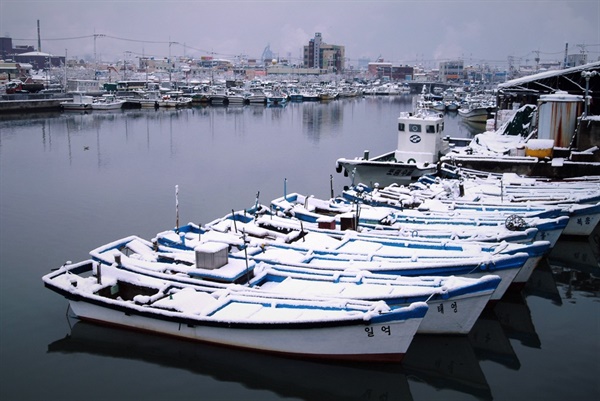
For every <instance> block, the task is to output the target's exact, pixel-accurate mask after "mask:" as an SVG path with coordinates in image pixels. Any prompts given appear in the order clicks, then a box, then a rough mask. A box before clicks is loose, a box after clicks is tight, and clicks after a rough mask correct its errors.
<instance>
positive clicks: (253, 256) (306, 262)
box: [90, 219, 550, 300]
mask: <svg viewBox="0 0 600 401" xmlns="http://www.w3.org/2000/svg"><path fill="white" fill-rule="evenodd" d="M266 231H268V230H266V229H265V228H264V227H259V226H255V225H254V224H247V225H244V224H243V223H242V222H241V221H240V222H235V221H234V220H230V219H224V220H223V221H222V222H220V223H218V226H217V225H213V226H211V228H210V229H204V228H200V227H198V226H195V227H194V225H191V224H190V225H188V226H185V227H182V229H181V230H178V232H175V231H174V230H170V231H165V232H162V233H159V234H158V235H157V237H156V238H155V239H154V240H153V241H155V242H156V244H157V246H158V247H159V249H161V250H163V252H164V254H163V256H165V254H168V253H169V252H172V253H174V255H172V256H171V257H177V258H184V260H185V262H186V263H188V264H194V263H195V261H194V257H195V253H194V250H195V249H196V247H198V246H201V244H204V243H208V244H212V246H216V245H215V244H221V245H222V246H223V245H226V247H228V248H231V251H230V252H229V253H228V259H227V260H228V262H227V269H223V270H218V269H215V270H208V271H206V270H193V274H195V275H198V276H201V277H204V278H207V279H214V280H220V281H223V282H238V281H239V280H245V279H246V278H247V276H248V275H251V274H252V271H253V269H254V267H255V266H256V264H257V263H259V262H266V263H271V264H285V265H288V266H295V267H306V268H322V269H336V270H345V269H358V270H366V271H370V272H373V273H382V274H391V275H402V276H424V275H435V276H451V275H455V276H456V275H467V276H468V277H481V276H482V275H485V274H496V275H498V276H500V277H501V278H502V282H501V284H500V285H499V286H498V288H497V289H496V291H494V294H493V295H492V300H497V299H500V298H501V297H502V295H504V292H506V290H507V289H508V287H509V286H511V285H512V284H515V285H519V286H521V285H524V284H525V282H526V281H527V280H528V278H529V276H530V275H531V272H532V271H533V269H534V268H535V267H536V266H537V263H538V262H539V260H540V259H541V258H542V256H543V255H545V254H546V253H547V252H548V250H549V249H550V243H549V242H548V241H536V242H533V243H531V244H511V243H501V244H489V243H488V244H483V243H458V242H449V243H446V242H435V241H413V240H402V239H390V238H367V237H359V238H355V237H354V236H352V235H348V236H347V237H345V238H343V239H342V240H341V241H340V240H339V239H335V238H333V237H331V236H329V235H327V234H325V233H320V232H308V233H303V235H302V236H301V238H299V239H297V240H296V241H295V242H293V243H286V242H285V239H284V238H285V237H286V235H289V236H292V237H296V234H294V233H289V234H286V233H285V232H281V233H279V237H278V238H277V237H276V239H274V240H272V239H269V238H266V237H265V235H267V234H266V233H265V232H266ZM253 232H255V233H257V234H256V235H254V236H253V234H252V233H253ZM276 235H277V234H276ZM121 242H122V241H121ZM121 242H117V243H115V244H108V245H105V246H103V247H101V248H98V249H95V250H93V251H92V252H90V254H91V255H92V257H94V258H95V259H97V260H100V261H103V262H105V263H112V262H113V261H114V257H113V255H112V254H111V253H110V250H111V249H115V248H118V247H119V246H120V243H121ZM517 245H518V246H517ZM174 249H179V250H187V252H188V256H184V255H185V254H181V253H177V252H175V251H174ZM200 249H202V248H200ZM236 264H237V265H236ZM165 268H167V266H165ZM185 273H186V274H187V271H186V272H185Z"/></svg>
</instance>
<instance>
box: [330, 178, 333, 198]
mask: <svg viewBox="0 0 600 401" xmlns="http://www.w3.org/2000/svg"><path fill="white" fill-rule="evenodd" d="M329 190H330V193H331V199H333V174H329Z"/></svg>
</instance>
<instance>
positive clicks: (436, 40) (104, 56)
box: [0, 0, 600, 67]
mask: <svg viewBox="0 0 600 401" xmlns="http://www.w3.org/2000/svg"><path fill="white" fill-rule="evenodd" d="M38 20H39V21H40V33H41V38H42V49H41V50H42V51H44V52H48V53H52V54H55V55H60V56H63V55H65V54H67V55H68V57H69V58H72V57H77V58H85V57H88V58H89V57H92V58H93V55H94V42H95V43H96V55H97V58H98V59H101V60H117V59H122V58H124V57H127V58H128V59H129V58H135V56H142V55H146V56H156V57H167V56H169V54H170V55H171V56H179V55H183V54H185V55H189V56H198V57H199V56H205V55H211V54H212V55H213V56H215V57H219V58H232V57H233V56H234V55H241V54H244V55H247V56H248V57H250V58H260V57H261V55H262V54H263V51H264V50H265V48H266V47H267V46H269V48H270V50H271V51H272V52H273V53H274V54H275V55H276V56H279V57H291V59H292V61H294V62H297V60H299V59H301V57H302V47H303V46H304V45H307V44H308V41H309V40H310V39H311V38H313V37H314V35H315V32H320V33H321V34H322V37H323V41H324V42H325V43H328V44H335V45H343V46H345V48H346V57H347V58H348V62H349V63H350V64H353V63H354V64H355V63H356V61H357V60H358V59H359V58H363V57H364V58H369V59H371V60H375V59H377V58H378V57H382V58H383V59H384V60H385V61H390V62H393V63H394V64H398V65H400V64H411V65H414V64H416V63H422V64H424V65H425V66H429V67H434V66H436V67H437V63H438V62H439V61H443V60H448V59H456V58H462V59H463V60H465V63H467V64H481V63H491V64H495V65H503V66H504V67H505V66H506V64H507V60H508V57H509V56H512V57H514V58H515V60H516V61H517V62H520V63H521V64H529V65H533V64H534V63H535V61H534V59H535V57H536V55H537V54H539V58H540V59H541V61H550V60H560V61H562V59H563V57H564V51H565V45H566V44H567V43H568V46H569V48H568V52H569V54H574V53H579V52H580V51H581V50H582V48H583V49H584V50H585V51H587V52H588V60H589V61H596V60H598V58H599V56H600V0H584V1H579V0H566V1H558V0H550V1H533V0H465V1H461V0H448V1H443V0H440V1H432V0H413V1H408V0H360V1H357V0H337V1H336V0H297V1H294V0H238V1H232V0H215V1H207V0H187V1H182V0H114V1H113V0H70V1H69V0H38V1H31V0H0V36H8V37H12V38H13V40H14V41H13V43H14V44H15V45H33V46H34V47H35V48H36V50H37V37H38V35H37V21H38ZM94 35H96V40H95V41H94ZM100 35H105V36H100ZM169 43H170V45H169ZM578 45H584V46H578ZM126 52H131V53H126Z"/></svg>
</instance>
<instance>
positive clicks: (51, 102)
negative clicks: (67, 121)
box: [0, 98, 71, 113]
mask: <svg viewBox="0 0 600 401" xmlns="http://www.w3.org/2000/svg"><path fill="white" fill-rule="evenodd" d="M68 100H71V99H70V98H62V99H60V98H59V99H28V100H0V113H17V112H30V111H43V110H47V111H49V110H60V109H61V107H60V102H64V101H68Z"/></svg>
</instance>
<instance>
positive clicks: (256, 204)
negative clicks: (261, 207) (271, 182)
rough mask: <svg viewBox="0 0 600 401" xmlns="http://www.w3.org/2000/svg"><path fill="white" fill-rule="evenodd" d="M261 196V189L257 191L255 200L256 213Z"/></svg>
mask: <svg viewBox="0 0 600 401" xmlns="http://www.w3.org/2000/svg"><path fill="white" fill-rule="evenodd" d="M259 196H260V191H258V192H257V193H256V202H254V213H256V212H257V211H258V197H259Z"/></svg>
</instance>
